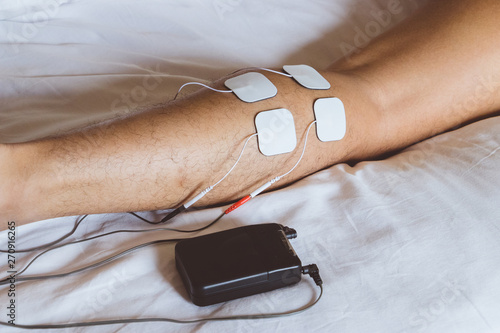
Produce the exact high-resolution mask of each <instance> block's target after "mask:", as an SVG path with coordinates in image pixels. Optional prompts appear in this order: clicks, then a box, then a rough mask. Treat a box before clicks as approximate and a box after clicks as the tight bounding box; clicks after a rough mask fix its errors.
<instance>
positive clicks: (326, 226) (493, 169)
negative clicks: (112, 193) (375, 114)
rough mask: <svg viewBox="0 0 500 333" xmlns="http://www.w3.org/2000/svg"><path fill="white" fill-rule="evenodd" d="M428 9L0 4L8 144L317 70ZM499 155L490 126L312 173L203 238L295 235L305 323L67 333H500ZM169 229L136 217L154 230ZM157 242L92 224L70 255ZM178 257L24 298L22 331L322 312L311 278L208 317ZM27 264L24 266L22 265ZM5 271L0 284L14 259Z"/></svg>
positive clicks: (96, 218)
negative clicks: (254, 74) (258, 69)
mask: <svg viewBox="0 0 500 333" xmlns="http://www.w3.org/2000/svg"><path fill="white" fill-rule="evenodd" d="M423 3H424V2H423V1H410V0H408V1H393V0H390V1H389V0H379V1H376V0H370V1H355V0H335V1H310V2H299V1H272V2H271V1H252V2H250V1H237V0H232V1H229V0H226V1H224V0H215V1H206V2H205V1H180V0H179V1H159V0H158V1H155V0H147V1H142V2H134V1H107V2H99V1H69V0H52V1H31V0H26V1H16V2H10V1H2V2H0V7H1V9H0V15H1V16H0V32H1V33H0V41H1V44H0V62H1V64H2V65H1V67H0V73H1V76H0V101H1V102H2V107H1V108H0V141H2V142H22V141H27V140H32V139H36V138H41V137H45V136H49V135H54V134H60V133H62V132H65V131H68V130H71V129H74V128H78V127H80V126H85V125H89V124H92V123H95V122H98V121H101V120H104V119H110V118H114V117H118V116H120V115H123V114H128V113H130V112H134V111H136V110H140V109H141V108H146V107H148V106H149V105H153V104H156V103H160V102H164V101H165V100H168V99H171V98H172V97H173V96H174V95H175V92H176V91H177V89H178V87H179V86H180V85H182V84H183V83H185V82H188V81H199V82H205V83H208V82H210V81H211V80H212V79H216V78H218V77H220V76H222V75H224V74H227V73H230V72H232V71H233V70H235V69H238V68H241V67H248V66H264V67H272V68H279V67H280V66H282V65H283V64H302V63H304V64H309V65H311V66H314V67H316V68H325V67H326V66H328V65H329V64H330V63H331V62H333V61H334V60H335V59H337V58H340V57H342V56H347V54H348V53H347V52H349V51H353V48H354V49H356V48H358V49H361V48H362V47H363V46H364V45H365V44H364V43H365V42H368V41H369V40H370V39H372V38H375V37H376V36H377V35H378V34H379V33H382V31H384V30H387V29H389V28H390V27H391V26H393V25H395V24H397V22H399V21H401V20H403V19H404V18H405V17H407V16H409V15H411V14H412V13H413V12H414V11H415V10H418V8H419V7H421V6H422V4H423ZM396 5H397V6H396ZM390 9H391V10H392V12H391V11H390ZM376 27H379V28H380V29H376ZM370 29H372V30H370ZM485 89H486V90H485V91H487V87H485ZM190 91H193V90H190ZM188 92H189V91H186V92H185V93H188ZM499 147H500V118H499V117H493V118H489V119H485V120H481V121H478V122H476V123H473V124H470V125H468V126H465V127H463V128H458V129H455V130H453V131H449V132H447V133H444V134H441V135H438V136H435V137H433V138H430V139H428V140H425V141H423V142H420V143H418V144H415V145H413V146H411V147H409V148H407V149H405V150H403V151H401V152H399V153H397V154H395V155H394V156H391V157H389V158H387V159H384V160H379V161H368V162H361V163H358V164H356V165H348V164H338V165H335V166H332V167H330V168H328V169H325V170H322V171H319V172H317V173H315V174H313V175H311V176H309V177H306V178H304V179H302V180H300V181H298V182H296V183H294V184H293V185H290V186H288V187H286V188H284V189H281V190H279V191H274V192H270V193H266V194H263V195H261V196H259V197H258V198H255V199H254V200H252V201H251V202H249V203H248V204H246V205H245V206H243V207H242V208H240V209H239V210H238V211H236V212H234V213H232V214H231V215H228V216H226V217H224V218H223V219H222V220H221V221H220V222H219V223H218V224H217V225H215V226H213V227H212V228H210V229H209V230H206V231H204V232H202V234H203V233H209V232H215V231H219V230H224V229H228V228H232V227H238V226H243V225H250V224H257V223H269V222H273V223H281V224H284V225H287V226H290V227H293V228H295V229H296V230H297V232H298V237H297V238H296V239H294V240H292V241H291V243H292V245H293V247H294V249H295V250H296V252H297V254H298V255H299V257H300V258H301V260H302V262H303V264H309V263H316V264H317V265H318V266H319V268H320V272H321V276H322V278H323V281H324V295H323V298H322V299H321V301H320V302H319V303H318V304H317V305H316V306H315V307H313V308H312V309H310V310H308V311H306V312H304V313H302V314H299V315H295V316H290V317H284V318H279V319H266V320H261V321H258V320H257V321H232V322H231V321H230V322H215V323H200V324H193V325H180V324H169V323H147V324H128V325H113V326H103V327H92V328H78V329H69V330H66V331H71V332H219V331H232V332H256V331H259V332H498V331H500V316H498V313H500V242H499V238H500V208H499V202H500V193H499V191H498V189H499V188H500V177H499V173H498V169H499V167H500V155H499V149H500V148H499ZM222 209H223V207H212V208H205V209H196V210H193V211H190V212H187V213H185V214H183V215H180V216H179V217H178V218H177V219H176V220H175V221H174V222H173V223H171V224H169V226H171V227H179V228H194V227H199V226H202V225H205V224H206V223H208V222H210V221H211V220H212V219H214V218H215V217H217V216H218V215H219V214H220V213H221V211H222ZM164 213H165V212H163V211H159V212H142V213H141V214H142V216H144V217H148V218H151V219H158V217H159V216H162V214H164ZM79 218H80V217H77V216H74V217H64V218H57V219H51V220H46V221H39V222H36V223H33V224H29V225H25V226H21V227H18V228H17V230H16V232H17V234H16V235H17V236H16V246H17V248H18V249H22V248H25V247H31V246H36V245H41V244H44V243H47V242H50V241H52V240H54V239H56V238H58V237H60V236H61V235H63V234H65V233H67V232H68V231H69V230H71V229H72V228H73V226H74V224H75V223H76V221H77V220H78V219H79ZM152 228H154V226H150V225H147V224H145V223H143V222H141V221H139V220H137V219H136V218H135V217H133V216H131V215H128V214H101V215H91V216H89V217H88V218H87V219H86V220H84V222H82V224H81V226H80V227H79V228H78V229H77V231H76V233H75V234H74V235H73V236H71V237H70V238H68V240H67V241H74V240H77V239H83V238H87V237H92V236H95V235H99V234H102V233H106V232H110V231H113V230H121V229H135V230H137V229H152ZM178 236H179V235H178V234H175V233H172V232H167V231H162V232H150V233H142V234H123V233H122V234H115V235H113V236H110V237H106V238H105V239H101V240H96V241H91V242H85V243H81V244H75V245H71V246H68V247H65V248H64V249H63V250H59V251H53V252H51V253H50V254H47V255H45V256H43V257H42V258H40V259H39V260H38V261H37V262H36V263H35V264H33V265H32V266H31V267H30V268H29V270H28V271H27V273H26V275H28V274H29V275H36V274H53V273H62V272H65V271H68V270H73V269H77V268H79V267H83V266H85V265H87V264H90V263H92V262H95V261H98V260H100V259H103V258H105V257H107V256H110V255H112V254H115V253H118V252H120V251H123V250H125V249H128V248H131V247H133V246H135V245H138V244H141V243H145V242H149V241H153V240H157V239H166V238H173V237H178ZM6 242H7V233H6V232H2V233H0V247H1V248H5V247H6ZM173 251H174V245H173V244H170V245H158V246H152V247H147V248H144V249H141V250H139V251H137V252H135V253H133V254H131V255H128V256H126V257H124V258H121V259H119V260H116V261H114V262H112V263H110V264H107V265H105V266H102V267H99V268H97V269H94V270H91V271H88V272H82V273H80V274H77V275H73V276H70V277H65V278H56V279H52V280H47V281H40V282H33V283H29V282H27V283H18V284H17V285H16V304H17V305H18V307H17V313H16V322H17V323H19V324H37V323H40V324H41V323H65V322H77V321H91V320H100V319H114V318H141V317H171V318H180V319H194V318H200V317H208V316H226V315H235V314H253V313H269V312H277V311H284V310H290V309H293V308H297V307H300V306H302V305H304V304H306V303H308V302H310V301H311V300H313V299H314V298H315V297H316V296H317V295H318V288H317V287H315V286H314V284H313V283H312V281H311V279H309V278H308V277H306V276H304V277H303V281H301V282H300V283H299V284H297V285H295V286H292V287H288V288H284V289H281V290H277V291H273V292H268V293H265V294H261V295H256V296H252V297H248V298H244V299H240V300H235V301H231V302H227V303H224V304H221V305H213V306H209V307H202V308H200V307H197V306H195V305H193V304H192V303H191V302H190V301H189V299H188V297H187V293H186V292H185V290H184V287H183V285H182V281H181V279H180V277H179V275H178V273H177V271H176V269H175V260H174V256H173ZM33 256H34V254H29V255H27V254H21V253H18V254H16V260H17V265H21V266H22V265H23V264H26V263H27V262H28V261H29V259H30V258H33ZM0 257H1V258H2V259H1V260H2V261H1V262H0V265H1V267H2V277H3V276H4V275H6V271H7V270H8V269H7V257H6V256H3V255H2V256H0ZM21 266H19V267H21ZM8 301H9V297H8V296H7V288H5V287H2V288H0V304H1V308H2V310H0V318H1V319H0V320H2V321H5V320H6V318H7V316H6V313H7V309H6V306H7V305H6V304H7V302H8ZM0 330H1V331H2V332H21V331H22V330H20V329H15V328H10V327H9V328H5V327H1V329H0ZM40 331H41V330H40Z"/></svg>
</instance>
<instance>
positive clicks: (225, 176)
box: [212, 133, 259, 187]
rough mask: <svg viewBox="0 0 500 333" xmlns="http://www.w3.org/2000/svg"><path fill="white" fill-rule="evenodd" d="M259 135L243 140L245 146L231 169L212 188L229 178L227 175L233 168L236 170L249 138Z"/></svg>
mask: <svg viewBox="0 0 500 333" xmlns="http://www.w3.org/2000/svg"><path fill="white" fill-rule="evenodd" d="M257 135H259V133H254V134H252V135H250V136H249V137H248V138H247V139H246V140H245V144H244V145H243V148H242V149H241V152H240V155H239V156H238V159H237V160H236V162H234V164H233V166H232V167H231V169H229V171H228V172H227V173H226V174H225V175H224V177H222V178H221V179H220V180H219V181H218V182H217V183H215V184H213V185H212V187H215V186H217V185H219V184H220V183H221V182H222V181H223V180H224V179H226V178H227V176H229V174H230V173H231V172H232V171H233V170H234V168H236V165H238V163H239V162H240V160H241V157H242V156H243V153H244V152H245V148H246V147H247V144H248V141H250V139H251V138H253V137H254V136H257Z"/></svg>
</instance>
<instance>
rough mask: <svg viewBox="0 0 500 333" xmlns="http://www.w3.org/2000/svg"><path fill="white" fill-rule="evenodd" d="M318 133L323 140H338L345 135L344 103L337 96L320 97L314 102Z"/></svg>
mask: <svg viewBox="0 0 500 333" xmlns="http://www.w3.org/2000/svg"><path fill="white" fill-rule="evenodd" d="M314 116H315V117H316V133H317V135H318V139H320V140H321V141H324V142H326V141H338V140H341V139H342V138H343V137H344V136H345V132H346V118H345V109H344V103H342V101H341V100H340V99H338V98H337V97H333V98H320V99H317V100H316V101H315V102H314Z"/></svg>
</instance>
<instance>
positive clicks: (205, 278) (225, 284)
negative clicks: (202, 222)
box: [175, 223, 303, 306]
mask: <svg viewBox="0 0 500 333" xmlns="http://www.w3.org/2000/svg"><path fill="white" fill-rule="evenodd" d="M295 237H296V232H295V230H294V229H291V228H288V227H284V226H282V225H280V224H276V223H269V224H259V225H251V226H245V227H239V228H235V229H230V230H225V231H221V232H217V233H213V234H209V235H204V236H199V237H195V238H190V239H186V240H182V241H180V242H179V243H177V245H176V247H175V261H176V266H177V270H178V271H179V273H180V275H181V277H182V281H183V282H184V286H185V287H186V290H187V292H188V294H189V297H190V298H191V300H192V301H193V303H194V304H196V305H199V306H206V305H211V304H215V303H219V302H225V301H229V300H233V299H236V298H240V297H245V296H250V295H254V294H258V293H261V292H266V291H270V290H274V289H277V288H281V287H285V286H289V285H292V284H295V283H297V282H299V281H300V279H301V274H302V273H303V268H302V264H301V262H300V259H299V258H298V256H297V254H296V253H295V251H294V250H293V248H292V246H291V245H290V243H289V241H288V239H289V238H295Z"/></svg>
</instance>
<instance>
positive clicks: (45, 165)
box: [0, 0, 500, 223]
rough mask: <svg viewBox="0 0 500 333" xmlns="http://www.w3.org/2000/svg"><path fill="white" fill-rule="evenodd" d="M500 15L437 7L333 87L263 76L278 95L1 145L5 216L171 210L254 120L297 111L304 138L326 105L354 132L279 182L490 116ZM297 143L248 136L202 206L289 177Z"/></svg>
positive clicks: (226, 99)
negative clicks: (268, 152)
mask: <svg viewBox="0 0 500 333" xmlns="http://www.w3.org/2000/svg"><path fill="white" fill-rule="evenodd" d="M499 14H500V3H498V1H497V0H463V1H451V0H445V1H432V2H431V3H430V4H429V6H427V8H426V9H424V10H423V11H422V12H421V13H420V14H418V15H417V16H416V17H414V18H413V19H411V20H409V21H407V22H405V23H404V24H403V25H401V26H400V27H399V28H397V29H395V30H394V31H392V32H390V33H389V34H386V35H384V36H382V38H380V39H378V40H376V41H375V42H374V43H373V44H371V46H369V47H367V48H366V49H365V50H363V52H361V53H360V54H359V55H355V56H354V57H353V58H352V59H351V60H350V61H347V60H346V61H341V62H338V63H336V64H334V65H333V66H332V67H331V68H330V69H329V70H327V71H325V72H323V75H324V76H325V77H326V78H327V79H328V80H329V81H330V82H331V83H332V89H330V90H329V91H311V90H307V89H305V88H302V87H300V86H299V85H298V84H296V83H295V82H293V81H292V80H291V79H289V78H285V77H282V76H279V75H276V74H269V73H265V75H266V76H268V77H269V78H270V79H271V81H273V82H274V83H275V84H276V86H277V87H278V91H279V93H278V96H276V97H275V98H273V99H269V100H266V101H261V102H257V103H252V104H246V103H243V102H241V101H239V100H238V99H237V98H236V97H235V96H233V95H232V94H217V93H214V92H210V91H206V90H203V91H202V92H200V93H197V94H194V95H192V96H190V97H189V98H187V99H184V100H181V101H177V102H175V103H170V104H168V105H167V106H165V107H162V108H157V109H153V110H150V111H148V112H144V113H141V114H138V115H135V116H133V117H130V118H128V119H126V120H123V121H120V122H115V123H111V124H103V125H102V126H99V127H95V128H93V129H88V130H85V131H82V132H79V133H75V134H72V135H69V136H65V137H62V138H57V139H49V140H42V141H37V142H31V143H26V144H18V145H9V146H0V158H1V161H0V177H2V182H3V183H2V185H0V186H1V187H0V190H1V191H2V195H3V193H6V195H3V198H1V199H0V208H2V209H1V210H0V220H7V219H15V220H16V221H18V222H21V223H22V222H26V221H34V220H37V219H43V218H49V217H55V216H63V215H72V214H82V213H100V212H120V211H136V210H149V209H158V208H168V207H174V206H176V205H178V204H179V203H181V202H182V201H184V200H185V199H186V198H189V197H190V196H192V195H195V194H197V192H199V191H200V190H201V189H203V188H205V187H207V186H208V185H210V184H212V183H213V182H214V181H215V180H217V179H218V178H220V177H221V176H222V175H223V174H224V173H225V171H226V170H227V169H228V168H229V167H230V166H231V165H232V163H233V161H234V158H235V157H236V155H237V154H238V152H239V149H240V148H241V144H242V142H243V140H244V138H246V137H247V136H248V135H250V134H252V133H254V132H255V128H254V125H253V119H254V117H255V115H256V114H257V113H258V112H260V111H263V110H270V109H274V108H280V107H284V108H287V109H289V110H291V111H292V113H293V114H294V118H295V122H296V129H297V132H298V133H299V139H300V138H302V139H303V136H302V134H303V133H304V132H305V129H306V127H307V125H308V124H309V123H310V122H311V121H313V119H314V116H313V112H312V105H313V102H314V100H315V99H317V98H320V97H331V96H337V97H339V98H341V99H342V100H343V101H344V103H345V105H346V112H347V122H348V131H347V136H346V138H345V139H343V140H342V141H339V142H331V143H322V142H319V141H318V140H317V139H314V138H312V140H310V141H309V142H310V144H309V145H308V148H307V151H306V155H305V158H304V160H303V162H302V163H301V164H300V165H299V167H298V168H297V170H295V171H294V172H293V173H292V174H290V175H289V176H288V177H287V178H286V179H284V180H283V183H286V182H289V181H292V180H294V179H298V178H300V177H303V176H305V175H307V174H310V173H312V172H314V171H317V170H319V169H321V168H324V167H326V166H329V165H332V164H335V163H338V162H341V161H348V160H361V159H368V158H372V157H374V156H378V155H380V154H382V153H385V152H388V151H393V150H396V149H400V148H402V147H405V146H407V145H409V144H412V143H414V142H416V141H419V140H422V139H424V138H427V137H429V136H432V135H434V134H437V133H439V132H442V131H445V130H447V129H450V128H453V127H455V126H459V125H461V124H464V123H466V122H469V121H471V120H474V119H477V118H479V117H483V116H486V115H488V114H491V113H492V112H494V111H495V110H498V109H500V94H499V93H498V92H499V91H500V83H499V81H500V62H499V61H500V47H499V46H498V44H497V43H496V41H497V40H499V39H500V32H499V30H498V26H497V22H496V21H497V17H498V15H499ZM472 27H473V28H472ZM218 85H220V83H218ZM482 88H484V89H483V90H484V93H478V89H479V90H481V89H482ZM478 94H480V95H478ZM474 96H477V97H474ZM471 100H473V102H474V103H470V101H471ZM470 105H473V107H470ZM313 135H314V134H313V133H311V134H310V136H311V137H312V136H313ZM310 139H311V138H310ZM302 142H303V141H301V144H302ZM301 144H299V146H298V148H299V149H296V150H295V152H293V153H290V154H286V155H280V156H275V157H264V156H263V155H261V154H260V153H259V152H258V150H257V147H256V140H252V141H251V142H250V145H249V147H248V148H247V151H246V154H245V156H244V158H243V160H242V161H241V162H240V163H241V164H240V165H239V166H238V168H236V169H235V171H234V173H233V174H231V176H230V177H229V178H228V179H227V180H226V181H225V182H223V183H221V184H220V186H218V187H217V188H216V189H214V190H213V191H212V192H211V193H210V194H209V195H208V196H207V197H206V198H204V199H203V200H202V201H200V202H199V203H200V204H209V203H217V202H223V201H228V200H234V199H237V198H238V197H240V196H243V195H245V194H247V193H248V191H249V190H251V189H254V188H255V187H256V186H258V185H260V184H262V183H263V182H266V181H267V180H269V179H270V178H272V177H274V176H276V175H279V174H281V173H283V172H285V171H287V170H288V169H289V168H290V167H291V166H292V165H293V164H294V163H295V161H296V160H297V158H298V156H299V155H300V150H301V149H300V148H301ZM10 161H15V163H16V168H12V167H11V166H10V163H11V162H10ZM3 179H7V181H5V182H4V181H3ZM13 185H15V186H14V187H15V188H16V189H15V190H14V191H11V188H12V186H13ZM2 187H3V188H2ZM2 205H3V207H2ZM3 208H5V209H3Z"/></svg>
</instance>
